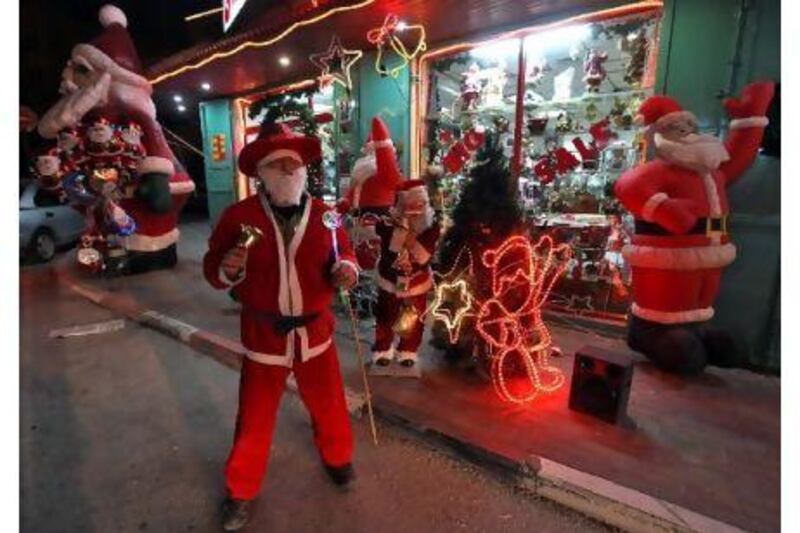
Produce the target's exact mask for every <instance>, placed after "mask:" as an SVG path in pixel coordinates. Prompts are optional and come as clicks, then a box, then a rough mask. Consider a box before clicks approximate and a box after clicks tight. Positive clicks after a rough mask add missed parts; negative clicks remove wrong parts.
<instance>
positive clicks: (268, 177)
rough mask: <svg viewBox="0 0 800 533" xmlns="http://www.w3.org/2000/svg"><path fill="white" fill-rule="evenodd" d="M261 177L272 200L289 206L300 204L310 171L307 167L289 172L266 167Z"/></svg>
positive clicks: (281, 205) (280, 205)
mask: <svg viewBox="0 0 800 533" xmlns="http://www.w3.org/2000/svg"><path fill="white" fill-rule="evenodd" d="M259 177H260V178H261V182H262V183H263V184H264V190H265V191H266V192H267V195H268V196H269V199H270V201H271V202H272V203H273V204H275V205H276V206H278V207H288V206H290V205H299V204H300V198H301V197H302V196H303V191H304V190H305V188H306V178H307V177H308V171H307V170H306V167H299V168H298V169H297V170H295V171H294V172H292V173H290V174H289V173H286V172H283V171H282V170H278V169H271V168H266V169H264V170H263V171H261V173H260V175H259Z"/></svg>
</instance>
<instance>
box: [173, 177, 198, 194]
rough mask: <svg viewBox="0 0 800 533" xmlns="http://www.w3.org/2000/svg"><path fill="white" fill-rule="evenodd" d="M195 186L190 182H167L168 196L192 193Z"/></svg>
mask: <svg viewBox="0 0 800 533" xmlns="http://www.w3.org/2000/svg"><path fill="white" fill-rule="evenodd" d="M194 189H195V185H194V182H193V181H192V180H183V181H171V182H169V193H170V194H189V193H191V192H194Z"/></svg>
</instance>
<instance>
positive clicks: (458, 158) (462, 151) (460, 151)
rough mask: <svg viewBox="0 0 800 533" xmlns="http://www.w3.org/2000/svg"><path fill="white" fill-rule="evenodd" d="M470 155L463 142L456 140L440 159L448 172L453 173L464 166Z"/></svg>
mask: <svg viewBox="0 0 800 533" xmlns="http://www.w3.org/2000/svg"><path fill="white" fill-rule="evenodd" d="M470 155H471V154H470V152H469V150H467V147H466V145H465V144H464V142H463V141H458V142H457V143H455V144H454V145H453V146H451V147H450V150H449V151H448V152H447V155H445V156H444V158H443V159H442V163H443V164H444V167H445V168H446V169H447V171H448V172H450V173H451V174H455V173H456V172H459V171H460V170H461V169H462V168H464V165H466V164H467V161H469V158H470Z"/></svg>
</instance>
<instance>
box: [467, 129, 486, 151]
mask: <svg viewBox="0 0 800 533" xmlns="http://www.w3.org/2000/svg"><path fill="white" fill-rule="evenodd" d="M485 140H486V134H485V133H483V132H482V131H481V132H479V131H475V130H469V131H468V132H467V133H466V135H464V145H465V146H466V147H467V149H468V150H469V151H471V152H474V151H475V150H477V149H478V148H480V147H481V145H482V144H483V141H485Z"/></svg>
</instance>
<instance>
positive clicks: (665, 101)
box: [635, 95, 697, 130]
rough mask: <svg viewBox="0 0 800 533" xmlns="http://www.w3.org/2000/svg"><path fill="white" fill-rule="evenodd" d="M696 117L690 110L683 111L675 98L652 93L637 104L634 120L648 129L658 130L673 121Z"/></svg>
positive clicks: (694, 118)
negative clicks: (637, 108)
mask: <svg viewBox="0 0 800 533" xmlns="http://www.w3.org/2000/svg"><path fill="white" fill-rule="evenodd" d="M686 119H691V120H694V121H695V122H696V121H697V118H696V117H695V116H694V114H693V113H692V112H691V111H685V110H684V109H683V108H682V107H681V105H680V104H679V103H678V101H677V100H675V99H674V98H671V97H669V96H663V95H654V96H651V97H650V98H648V99H647V100H645V101H644V102H643V103H642V105H641V106H639V113H638V114H637V115H636V118H635V122H636V123H637V124H643V125H644V126H647V127H648V128H649V129H653V130H660V129H662V128H664V127H665V126H668V125H669V124H671V123H673V122H677V121H680V120H686Z"/></svg>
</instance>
